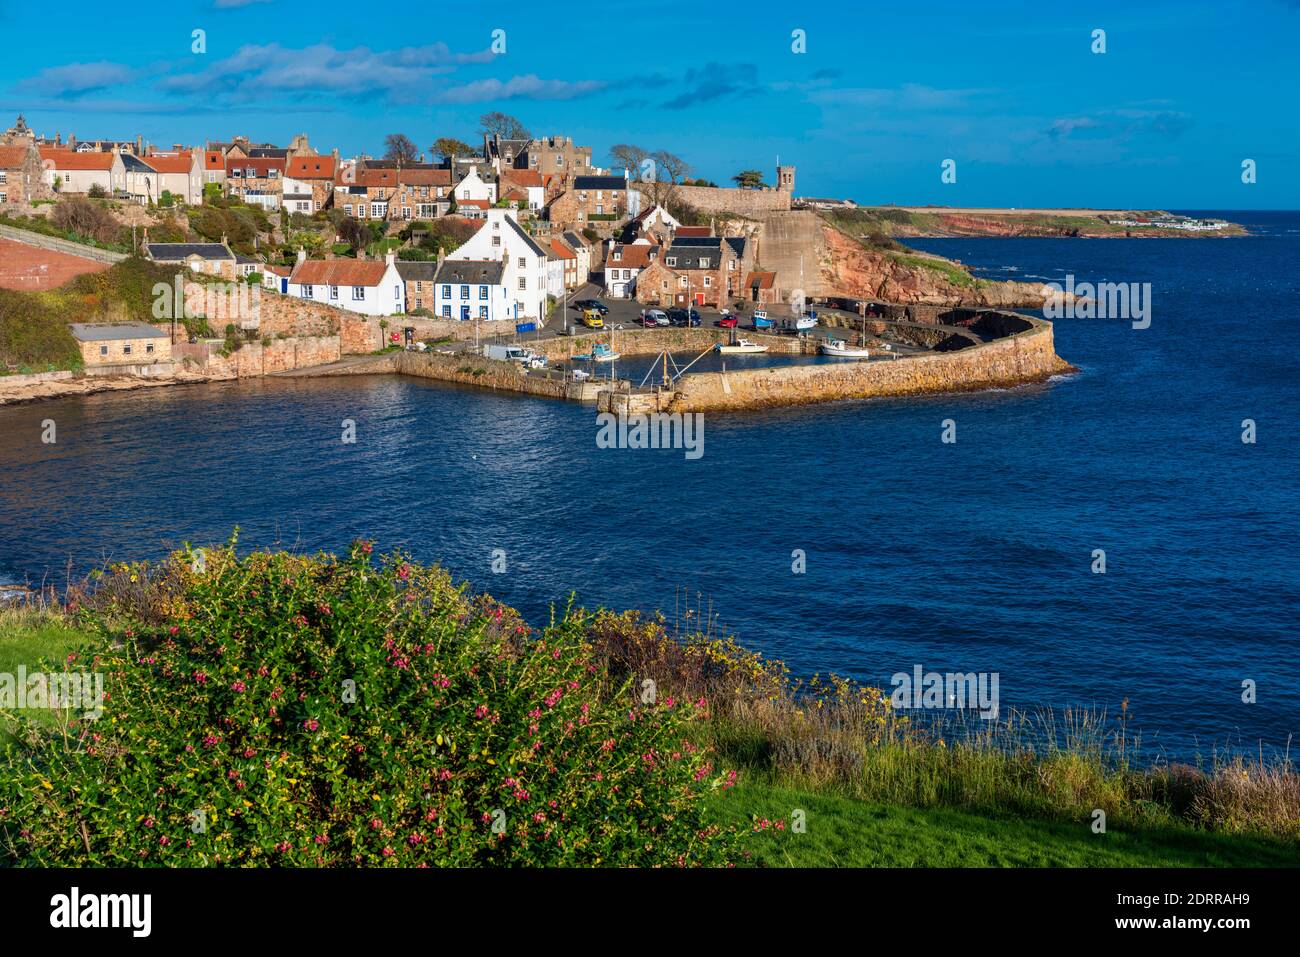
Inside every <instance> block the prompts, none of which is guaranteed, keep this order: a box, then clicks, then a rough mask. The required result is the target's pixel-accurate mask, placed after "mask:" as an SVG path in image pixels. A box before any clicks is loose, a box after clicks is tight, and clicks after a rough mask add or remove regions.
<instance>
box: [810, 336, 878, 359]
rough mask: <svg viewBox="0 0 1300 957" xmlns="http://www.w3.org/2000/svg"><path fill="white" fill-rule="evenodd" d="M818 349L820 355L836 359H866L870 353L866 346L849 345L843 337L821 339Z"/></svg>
mask: <svg viewBox="0 0 1300 957" xmlns="http://www.w3.org/2000/svg"><path fill="white" fill-rule="evenodd" d="M819 349H820V350H821V354H822V355H824V356H832V357H834V358H836V359H866V358H868V357H869V356H870V355H871V353H870V352H868V351H867V347H866V346H851V345H849V344H848V343H847V342H845V341H844V340H843V339H829V338H827V339H823V340H822V342H821V345H820V346H819Z"/></svg>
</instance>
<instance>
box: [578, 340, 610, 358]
mask: <svg viewBox="0 0 1300 957" xmlns="http://www.w3.org/2000/svg"><path fill="white" fill-rule="evenodd" d="M620 355H621V353H618V352H614V351H613V350H612V349H610V347H609V346H607V345H605V343H603V342H598V343H596V344H595V345H594V346H592V349H591V352H584V353H583V354H582V355H577V356H574V357H573V358H574V359H575V360H576V361H578V362H613V361H614V360H615V359H617V358H619V356H620Z"/></svg>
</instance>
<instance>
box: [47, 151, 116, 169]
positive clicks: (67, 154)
mask: <svg viewBox="0 0 1300 957" xmlns="http://www.w3.org/2000/svg"><path fill="white" fill-rule="evenodd" d="M41 159H42V160H45V161H46V162H51V163H53V164H54V168H55V169H69V170H97V169H98V170H110V169H112V168H113V161H114V160H115V159H117V154H116V153H78V152H76V151H75V150H61V149H54V148H51V147H44V148H42V149H41Z"/></svg>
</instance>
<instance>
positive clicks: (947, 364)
mask: <svg viewBox="0 0 1300 957" xmlns="http://www.w3.org/2000/svg"><path fill="white" fill-rule="evenodd" d="M1072 369H1073V367H1072V366H1071V365H1070V364H1069V363H1067V362H1065V361H1064V360H1063V359H1061V358H1060V357H1059V356H1057V354H1056V351H1055V349H1054V347H1053V341H1052V326H1051V323H1048V322H1044V321H1042V320H1039V319H1035V320H1032V327H1031V328H1030V329H1028V330H1026V331H1024V332H1020V333H1017V334H1015V335H1013V336H1010V337H1008V338H1006V339H998V340H996V341H994V342H988V343H984V344H982V345H979V346H974V347H971V348H968V349H962V350H959V351H957V352H947V353H934V354H929V355H920V356H911V357H908V358H905V359H896V360H878V361H870V362H842V363H835V364H830V363H823V364H818V365H801V366H783V367H776V368H767V369H747V370H745V371H742V372H726V373H721V372H704V373H698V374H695V373H692V374H688V375H685V376H683V377H682V378H681V379H680V380H679V381H678V383H677V389H678V391H677V397H676V398H675V399H674V400H673V402H672V405H671V406H670V409H671V411H673V412H705V411H721V410H740V409H755V408H762V407H765V406H776V405H803V404H807V403H812V402H830V401H834V400H836V399H867V398H878V397H884V396H903V395H921V394H929V393H943V392H967V391H973V390H979V389H989V388H997V387H1008V386H1014V385H1023V384H1026V383H1030V382H1041V381H1043V380H1045V379H1047V378H1048V377H1050V376H1052V375H1057V374H1060V373H1065V372H1070V371H1072Z"/></svg>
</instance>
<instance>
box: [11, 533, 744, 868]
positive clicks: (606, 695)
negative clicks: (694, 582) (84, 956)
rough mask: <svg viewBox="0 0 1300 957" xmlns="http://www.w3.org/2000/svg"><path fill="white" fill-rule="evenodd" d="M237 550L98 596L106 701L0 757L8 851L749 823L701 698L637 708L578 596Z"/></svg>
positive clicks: (630, 833)
mask: <svg viewBox="0 0 1300 957" xmlns="http://www.w3.org/2000/svg"><path fill="white" fill-rule="evenodd" d="M370 551H371V548H370V546H369V545H368V544H365V543H357V544H355V545H354V546H353V548H352V550H351V552H350V555H349V556H348V557H347V558H346V559H345V560H338V559H335V558H333V557H331V556H323V555H322V556H317V557H303V556H294V555H289V554H286V553H274V554H272V553H253V554H251V555H248V556H247V557H245V558H242V559H240V558H238V557H236V555H235V553H234V550H233V546H232V547H230V548H226V549H220V550H213V551H209V552H208V553H207V554H206V555H205V556H204V563H203V566H202V568H201V570H200V568H199V567H198V566H197V565H196V556H195V555H194V554H192V553H189V552H183V553H177V554H176V555H173V556H172V557H171V558H170V559H168V560H166V561H165V562H163V563H162V564H161V565H159V566H156V567H150V566H147V565H132V566H125V567H122V568H119V569H118V570H117V571H116V572H115V573H113V574H112V575H110V576H109V578H108V579H107V580H106V581H105V582H104V583H103V584H102V585H101V587H100V588H99V589H98V590H97V591H96V593H95V594H94V595H93V596H92V597H91V598H90V599H89V600H88V610H85V611H83V614H85V615H86V616H87V618H88V620H90V621H91V622H93V623H94V625H95V627H96V628H98V629H99V632H100V634H101V635H102V638H103V645H102V648H101V650H99V652H98V655H97V658H96V667H97V668H98V669H99V670H100V671H101V672H103V673H104V674H105V679H106V681H105V683H106V687H107V689H108V692H109V694H108V700H107V702H106V703H105V705H104V715H103V716H102V717H101V718H100V719H99V720H98V721H97V722H95V723H93V724H85V723H81V724H78V725H74V726H73V729H72V733H70V734H53V733H46V734H43V735H37V734H30V733H29V734H26V735H24V743H23V744H22V745H21V747H20V748H19V749H17V750H13V751H11V752H10V753H9V754H8V755H7V757H6V758H5V760H4V762H3V763H0V841H3V847H4V850H5V851H7V853H8V854H9V855H10V857H11V858H12V859H13V861H14V862H15V863H19V864H24V865H38V866H79V865H87V864H90V865H97V866H114V865H124V864H164V865H173V866H195V865H205V864H224V865H239V866H248V865H252V866H259V865H301V866H355V865H363V866H369V865H390V866H392V865H396V866H425V865H433V866H437V865H471V864H500V865H658V864H671V865H695V864H721V863H726V862H728V860H729V859H730V857H731V856H732V854H733V853H734V848H733V843H732V834H731V832H724V831H722V830H720V829H718V828H717V827H716V826H709V825H706V823H705V821H704V816H703V811H702V809H701V801H702V799H703V797H704V796H705V794H706V793H707V792H708V791H710V790H712V789H714V788H718V787H725V786H729V780H728V779H724V778H722V777H721V776H719V775H718V774H717V773H716V772H715V771H714V769H713V766H712V764H711V762H710V760H709V758H708V755H707V754H706V753H705V752H704V751H703V750H701V749H700V748H698V747H696V746H694V745H693V744H692V743H691V742H690V741H689V740H688V737H687V733H686V732H687V725H688V722H690V721H691V720H692V718H693V716H694V714H695V706H691V705H688V704H685V703H682V702H678V701H673V700H671V699H668V700H663V699H661V700H660V701H659V703H657V704H654V705H650V706H640V705H637V706H633V707H629V706H628V705H627V703H626V695H625V692H626V687H622V688H619V689H616V690H615V691H614V692H612V693H611V692H610V690H609V687H608V686H607V685H606V678H607V676H606V673H605V671H604V669H603V668H602V665H601V663H600V662H599V661H598V660H597V659H596V658H595V657H594V655H593V653H592V650H591V648H590V647H589V645H587V644H586V643H585V642H584V641H583V640H582V638H581V634H582V629H583V621H582V619H581V617H580V616H577V615H572V614H570V615H566V616H564V617H563V618H562V619H560V620H558V621H554V622H553V623H552V624H551V625H550V627H548V628H547V629H546V630H545V631H544V632H542V633H540V634H538V633H534V632H531V631H530V630H529V629H528V628H527V627H526V626H525V625H524V624H523V623H522V622H521V621H520V619H519V618H518V617H517V616H516V615H515V614H514V613H513V612H511V611H509V610H508V609H504V608H502V607H501V606H499V605H497V604H495V603H494V602H492V601H491V600H490V599H486V598H480V599H471V598H469V597H468V596H467V595H466V594H465V592H464V590H463V588H458V587H456V586H455V585H453V584H452V582H451V580H450V578H449V577H448V576H447V575H446V573H444V572H443V571H441V570H439V569H437V568H426V567H421V566H418V565H415V564H413V563H410V562H408V561H407V560H405V559H404V558H403V557H402V556H400V555H393V556H390V557H389V558H387V559H386V560H383V561H382V562H378V563H375V562H372V559H371V556H370Z"/></svg>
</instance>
